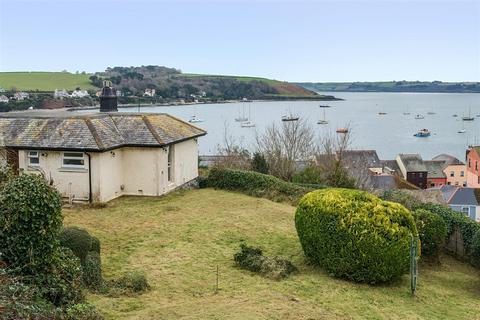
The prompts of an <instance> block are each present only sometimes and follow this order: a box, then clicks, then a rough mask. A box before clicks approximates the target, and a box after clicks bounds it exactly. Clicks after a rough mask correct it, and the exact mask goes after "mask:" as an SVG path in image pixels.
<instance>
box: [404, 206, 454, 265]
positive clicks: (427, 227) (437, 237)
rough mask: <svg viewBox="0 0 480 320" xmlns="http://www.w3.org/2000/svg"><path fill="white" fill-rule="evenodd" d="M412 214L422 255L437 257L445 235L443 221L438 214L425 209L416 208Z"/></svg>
mask: <svg viewBox="0 0 480 320" xmlns="http://www.w3.org/2000/svg"><path fill="white" fill-rule="evenodd" d="M412 214H413V217H414V219H415V224H416V225H417V230H418V235H419V237H420V243H421V245H422V256H428V257H431V258H434V259H438V258H439V256H440V252H441V250H442V247H443V245H444V244H445V239H446V237H447V226H446V224H445V222H444V221H443V219H442V218H441V217H440V216H439V215H437V214H434V213H432V212H430V211H428V210H425V209H417V210H415V211H413V212H412Z"/></svg>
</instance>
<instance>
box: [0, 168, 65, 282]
mask: <svg viewBox="0 0 480 320" xmlns="http://www.w3.org/2000/svg"><path fill="white" fill-rule="evenodd" d="M61 226H62V212H61V199H60V195H59V193H58V192H57V191H56V190H55V189H54V188H53V187H52V186H50V185H49V184H48V182H47V181H46V180H45V179H44V178H43V177H42V176H40V175H27V174H21V175H19V176H17V177H15V178H13V179H11V180H8V181H7V183H6V184H5V185H4V187H3V190H2V192H1V195H0V255H1V256H2V260H4V261H5V262H6V263H7V264H8V265H9V266H10V268H12V269H13V270H15V271H17V272H18V273H20V274H24V275H30V274H38V273H44V272H48V270H49V269H50V267H51V266H52V263H53V262H54V261H53V260H54V259H53V257H54V254H55V252H56V250H57V248H58V246H59V243H58V234H59V232H60V228H61Z"/></svg>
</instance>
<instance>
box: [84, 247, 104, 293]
mask: <svg viewBox="0 0 480 320" xmlns="http://www.w3.org/2000/svg"><path fill="white" fill-rule="evenodd" d="M82 271H83V272H82V276H83V283H84V284H85V285H86V286H87V287H89V288H93V289H98V288H100V286H101V285H102V284H103V278H102V262H101V260H100V255H99V254H98V253H97V252H95V251H90V252H89V253H88V254H87V257H86V258H85V263H84V264H83V266H82Z"/></svg>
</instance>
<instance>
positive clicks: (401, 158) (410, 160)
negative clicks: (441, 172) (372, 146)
mask: <svg viewBox="0 0 480 320" xmlns="http://www.w3.org/2000/svg"><path fill="white" fill-rule="evenodd" d="M395 160H396V162H397V165H398V167H399V168H400V172H401V173H402V176H403V178H404V179H405V180H407V181H408V182H410V183H411V184H413V185H415V186H417V187H419V188H420V189H426V188H427V175H428V170H427V167H426V166H425V164H424V163H423V160H422V157H421V156H420V155H419V154H399V155H397V157H396V158H395Z"/></svg>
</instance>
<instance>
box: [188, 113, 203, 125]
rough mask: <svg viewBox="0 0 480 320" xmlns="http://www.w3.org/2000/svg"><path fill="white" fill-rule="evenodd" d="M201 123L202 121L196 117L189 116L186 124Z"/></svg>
mask: <svg viewBox="0 0 480 320" xmlns="http://www.w3.org/2000/svg"><path fill="white" fill-rule="evenodd" d="M203 121H204V120H203V119H200V118H197V116H196V115H193V116H191V117H190V120H188V122H190V123H198V122H203Z"/></svg>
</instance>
